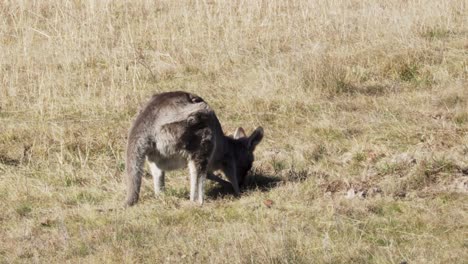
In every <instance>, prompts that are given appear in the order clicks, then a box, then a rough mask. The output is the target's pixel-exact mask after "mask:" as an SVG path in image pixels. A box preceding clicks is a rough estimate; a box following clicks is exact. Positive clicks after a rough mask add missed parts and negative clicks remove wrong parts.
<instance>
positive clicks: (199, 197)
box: [126, 92, 263, 206]
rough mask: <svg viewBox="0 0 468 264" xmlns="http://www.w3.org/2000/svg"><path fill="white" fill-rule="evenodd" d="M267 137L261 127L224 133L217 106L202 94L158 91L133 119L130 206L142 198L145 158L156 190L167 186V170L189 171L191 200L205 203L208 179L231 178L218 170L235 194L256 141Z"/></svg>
mask: <svg viewBox="0 0 468 264" xmlns="http://www.w3.org/2000/svg"><path fill="white" fill-rule="evenodd" d="M262 138H263V128H261V127H258V128H257V129H256V130H255V131H254V132H253V133H252V135H251V136H249V137H247V136H246V135H245V132H244V130H243V129H242V128H239V129H237V130H236V133H235V134H234V137H233V138H231V137H228V136H225V135H224V133H223V130H222V128H221V124H220V123H219V120H218V118H217V117H216V115H215V113H214V111H213V109H211V107H210V106H209V105H208V104H207V103H206V102H205V101H204V100H203V99H202V98H200V97H199V96H196V95H194V94H190V93H186V92H168V93H161V94H157V95H154V96H153V97H152V98H151V100H150V101H149V102H148V103H147V104H146V106H145V107H144V108H143V110H142V111H141V112H140V113H139V114H138V116H137V118H136V120H135V121H134V123H133V125H132V128H131V129H130V134H129V136H128V145H127V158H126V169H127V201H126V205H127V206H132V205H134V204H135V203H137V202H138V198H139V194H140V187H141V178H142V176H143V167H144V163H145V159H147V160H148V162H149V165H150V166H149V167H150V170H151V173H152V175H153V178H154V188H155V193H156V194H158V193H159V192H161V191H163V189H164V178H165V171H171V170H176V169H180V168H183V167H185V166H187V165H188V167H189V171H190V200H192V201H198V202H199V203H200V204H202V203H203V191H204V190H203V188H204V181H205V179H207V178H208V179H210V180H213V181H216V182H219V183H221V184H227V183H228V182H226V181H224V180H223V179H221V178H219V177H218V176H216V175H214V174H213V172H214V171H217V170H220V171H222V172H223V174H224V175H225V176H226V177H227V179H228V180H229V182H230V184H231V185H232V187H233V188H234V192H235V193H236V195H239V194H240V190H239V188H240V185H242V183H243V181H244V179H245V177H246V175H247V172H248V171H249V170H250V168H251V167H252V163H253V160H254V157H253V151H254V150H255V146H256V145H257V144H258V143H260V141H261V140H262Z"/></svg>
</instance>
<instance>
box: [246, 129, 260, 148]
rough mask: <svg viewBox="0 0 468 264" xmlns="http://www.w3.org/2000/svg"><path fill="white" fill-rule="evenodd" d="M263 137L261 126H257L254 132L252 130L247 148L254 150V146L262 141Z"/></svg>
mask: <svg viewBox="0 0 468 264" xmlns="http://www.w3.org/2000/svg"><path fill="white" fill-rule="evenodd" d="M262 139H263V128H262V127H257V129H255V131H254V132H252V135H250V137H249V145H248V147H249V150H250V151H254V150H255V147H256V146H257V145H258V143H260V141H262Z"/></svg>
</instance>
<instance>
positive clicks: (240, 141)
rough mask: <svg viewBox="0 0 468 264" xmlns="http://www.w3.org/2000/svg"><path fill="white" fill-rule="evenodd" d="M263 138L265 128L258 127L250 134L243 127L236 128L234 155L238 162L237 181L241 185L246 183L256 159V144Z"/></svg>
mask: <svg viewBox="0 0 468 264" xmlns="http://www.w3.org/2000/svg"><path fill="white" fill-rule="evenodd" d="M262 138H263V128H262V127H258V128H257V129H255V131H254V132H252V134H251V135H250V136H246V134H245V131H244V129H243V128H238V129H236V132H234V136H233V139H234V140H233V147H234V149H235V151H234V153H235V154H234V155H235V159H236V164H237V168H236V171H237V175H236V176H237V183H238V184H239V187H242V185H244V184H245V182H246V178H247V174H248V172H249V171H250V169H251V168H252V163H253V161H254V155H253V152H254V150H255V146H257V145H258V143H260V141H261V140H262Z"/></svg>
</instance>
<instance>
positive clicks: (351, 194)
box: [345, 188, 356, 199]
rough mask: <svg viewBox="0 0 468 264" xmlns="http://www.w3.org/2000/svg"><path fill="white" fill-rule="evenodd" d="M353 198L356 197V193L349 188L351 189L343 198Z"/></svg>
mask: <svg viewBox="0 0 468 264" xmlns="http://www.w3.org/2000/svg"><path fill="white" fill-rule="evenodd" d="M355 196H356V191H355V190H354V189H353V188H351V189H349V190H348V192H347V193H346V196H345V198H346V199H353V198H354V197H355Z"/></svg>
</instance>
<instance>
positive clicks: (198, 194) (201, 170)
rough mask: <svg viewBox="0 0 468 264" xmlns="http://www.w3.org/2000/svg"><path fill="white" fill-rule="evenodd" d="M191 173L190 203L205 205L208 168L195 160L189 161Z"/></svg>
mask: <svg viewBox="0 0 468 264" xmlns="http://www.w3.org/2000/svg"><path fill="white" fill-rule="evenodd" d="M188 167H189V171H190V201H192V202H196V201H197V202H198V203H199V204H200V205H202V204H203V192H204V186H205V179H206V175H207V171H206V166H202V164H200V163H199V162H196V161H195V160H189V162H188Z"/></svg>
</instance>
